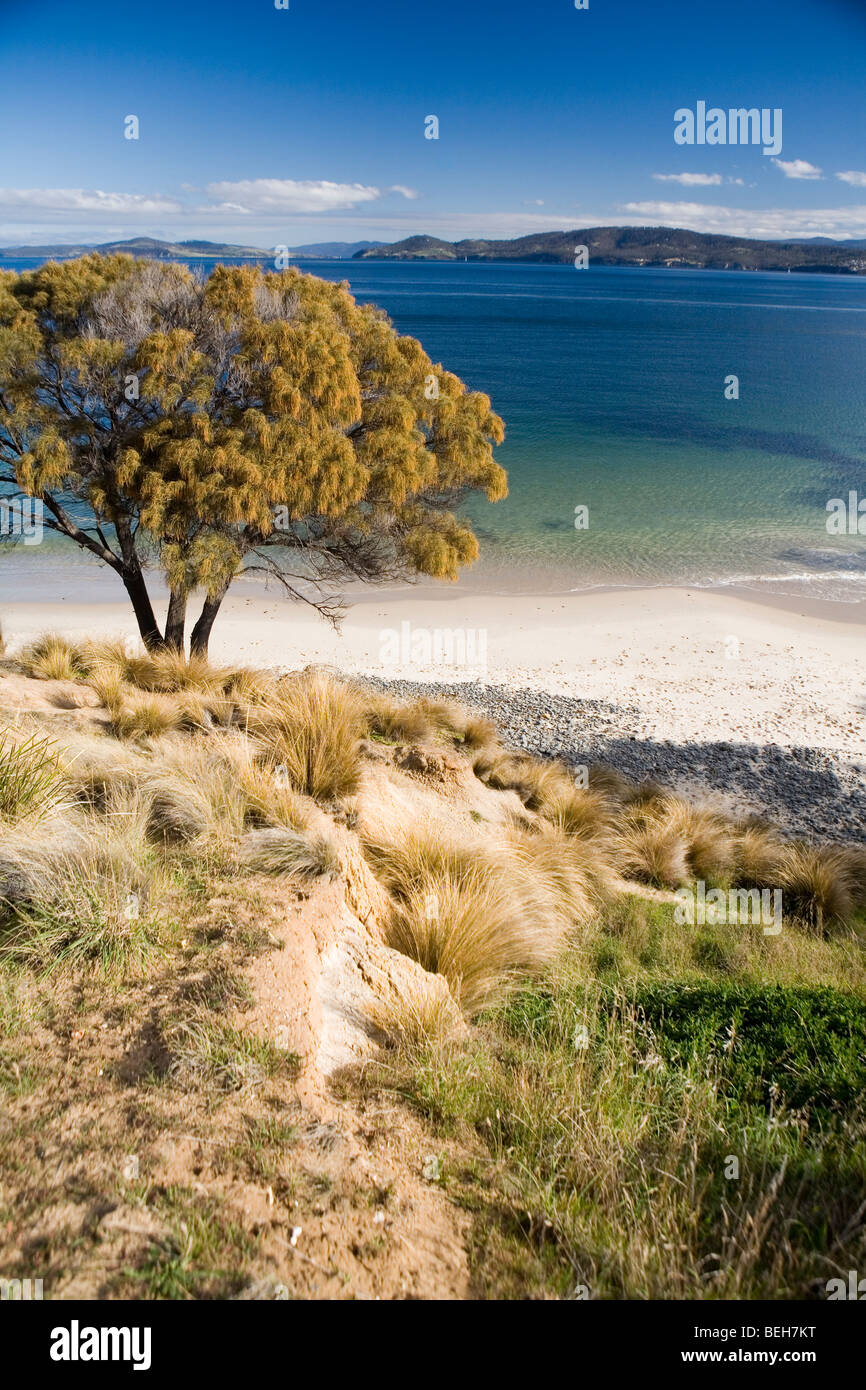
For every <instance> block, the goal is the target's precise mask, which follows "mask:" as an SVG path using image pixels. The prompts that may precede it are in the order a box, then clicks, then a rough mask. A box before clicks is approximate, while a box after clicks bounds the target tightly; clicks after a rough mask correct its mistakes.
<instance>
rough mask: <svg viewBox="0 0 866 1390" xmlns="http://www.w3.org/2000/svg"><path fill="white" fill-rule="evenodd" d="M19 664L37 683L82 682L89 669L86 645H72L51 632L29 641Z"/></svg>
mask: <svg viewBox="0 0 866 1390" xmlns="http://www.w3.org/2000/svg"><path fill="white" fill-rule="evenodd" d="M19 661H20V663H21V666H22V667H23V669H24V671H25V672H26V673H27V675H28V676H32V677H33V678H34V679H35V680H43V681H64V680H80V679H81V678H83V677H84V676H86V675H87V674H88V670H89V666H88V659H87V652H86V649H85V647H84V645H83V644H82V643H78V642H71V641H70V640H69V638H68V637H63V636H61V635H60V633H57V632H47V633H45V634H44V635H43V636H41V637H37V638H35V640H34V641H32V642H28V644H27V645H26V646H25V647H24V649H23V650H22V652H21V654H20V657H19Z"/></svg>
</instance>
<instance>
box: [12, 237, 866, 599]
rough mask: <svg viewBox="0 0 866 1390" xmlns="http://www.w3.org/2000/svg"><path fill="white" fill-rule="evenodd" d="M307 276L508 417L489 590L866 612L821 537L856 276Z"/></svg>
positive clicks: (848, 432)
mask: <svg viewBox="0 0 866 1390" xmlns="http://www.w3.org/2000/svg"><path fill="white" fill-rule="evenodd" d="M198 264H201V263H200V262H199V263H198ZM301 266H302V268H303V269H305V270H308V271H311V272H313V273H315V274H319V275H323V276H326V277H327V278H329V279H335V280H342V279H346V280H348V281H349V284H350V286H351V289H352V292H353V293H354V294H355V295H356V297H357V298H358V299H359V300H362V301H364V302H367V301H370V300H373V301H375V302H377V303H378V304H381V305H382V306H383V307H384V308H385V309H386V310H387V311H388V313H389V314H390V315H391V317H392V318H393V320H394V323H395V324H396V326H397V328H398V329H399V330H400V331H401V332H404V333H411V334H413V335H414V336H415V337H417V338H419V339H420V341H421V342H422V343H423V345H424V347H425V348H426V350H427V351H428V352H429V354H430V355H431V357H432V358H433V360H434V362H441V363H442V364H443V365H444V366H446V367H448V368H449V369H451V370H453V371H456V372H457V374H458V375H459V376H461V377H462V378H463V379H464V381H466V382H467V384H468V385H470V386H472V387H474V388H477V389H479V390H483V391H486V392H487V393H488V394H489V395H490V396H491V398H492V401H493V404H494V408H495V409H496V410H498V412H499V414H500V415H502V416H503V417H504V419H505V422H506V429H507V434H506V442H505V444H504V445H503V446H502V448H501V449H500V450H499V457H500V460H501V462H502V463H503V465H504V466H505V467H506V469H507V470H508V473H509V479H510V496H509V498H508V499H507V501H505V502H502V503H499V504H497V505H496V506H491V505H489V504H487V503H484V502H477V501H473V502H472V503H471V504H470V505H469V506H468V508H467V510H468V511H469V512H470V513H471V515H472V517H473V520H474V522H475V524H476V528H477V530H478V533H479V535H480V538H481V542H482V559H481V561H480V562H479V566H478V571H479V575H478V577H479V578H481V579H482V580H485V581H487V582H489V583H490V584H491V585H494V586H496V587H505V586H509V587H511V586H514V587H521V588H523V587H527V588H529V587H533V588H542V587H543V588H554V587H555V588H583V587H586V586H590V585H593V584H599V583H605V584H609V583H613V584H629V583H640V584H645V583H652V584H655V583H666V582H678V583H679V582H688V583H692V584H694V583H718V582H740V583H743V582H745V583H748V584H750V585H754V586H755V587H758V588H765V589H770V590H772V591H776V592H782V593H793V594H803V593H811V594H814V595H815V596H818V597H824V598H838V599H852V598H855V597H866V535H860V536H858V535H854V536H848V535H842V536H836V535H830V534H828V531H827V527H826V522H827V510H826V506H827V502H828V500H829V499H830V498H835V497H842V498H845V499H847V497H848V494H849V492H850V491H851V490H855V491H857V493H858V495H859V497H860V498H866V390H864V386H866V278H854V277H850V278H849V277H842V276H831V275H796V274H791V275H787V274H757V273H738V272H729V271H724V272H714V271H687V270H682V271H681V270H661V269H660V270H654V269H619V268H589V269H586V270H580V271H578V270H575V269H574V268H573V267H572V266H544V265H509V264H498V265H497V264H493V265H484V264H470V263H451V264H447V263H446V264H432V263H424V262H417V263H409V264H401V263H393V262H387V261H379V262H377V261H363V262H357V261H355V262H352V261H349V262H346V261H343V262H334V261H308V262H303V263H301ZM16 268H17V267H16ZM21 268H24V267H23V263H22V266H21ZM729 374H735V375H736V376H737V377H738V378H739V399H738V400H726V399H725V394H724V387H725V378H726V377H727V376H728V375H729ZM578 505H582V506H586V507H588V509H589V527H588V529H586V530H576V529H575V526H574V516H575V507H576V506H578ZM864 528H866V515H864ZM43 559H44V557H43Z"/></svg>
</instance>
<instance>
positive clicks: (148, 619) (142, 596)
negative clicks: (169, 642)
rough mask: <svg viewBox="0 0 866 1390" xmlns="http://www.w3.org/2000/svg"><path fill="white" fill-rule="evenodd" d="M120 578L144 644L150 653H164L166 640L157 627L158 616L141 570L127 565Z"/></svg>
mask: <svg viewBox="0 0 866 1390" xmlns="http://www.w3.org/2000/svg"><path fill="white" fill-rule="evenodd" d="M120 577H121V579H122V580H123V586H124V588H125V589H126V592H127V593H128V594H129V600H130V603H131V604H132V607H133V611H134V613H135V617H136V621H137V623H138V630H139V632H140V634H141V640H142V642H143V643H144V645H145V647H146V648H147V650H148V651H149V652H159V651H162V650H163V649H164V647H165V639H164V638H163V635H162V633H161V632H160V630H159V627H158V625H157V621H156V614H155V613H154V611H153V604H152V603H151V601H150V595H149V594H148V592H147V586H146V584H145V582H144V576H143V575H142V573H141V570H140V569H138V568H133V567H131V566H128V565H127V566H124V568H123V570H122V571H121V572H120Z"/></svg>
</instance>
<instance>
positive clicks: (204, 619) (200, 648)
mask: <svg viewBox="0 0 866 1390" xmlns="http://www.w3.org/2000/svg"><path fill="white" fill-rule="evenodd" d="M228 591H229V586H228V584H226V585H225V586H224V587H223V588H222V589H221V590H220V591H219V593H217V594H214V596H213V598H211V596H210V595H208V597H207V598H206V599H205V601H204V603H203V604H202V610H201V613H200V615H199V619H198V622H197V623H196V625H195V627H194V628H193V630H192V636H191V637H190V639H189V650H190V655H191V656H205V657H206V656H207V648H208V642H209V641H210V630H211V628H212V627H213V625H214V619H215V618H216V615H217V613H218V612H219V611H220V605H221V603H222V601H223V599H224V598H225V596H226V594H227V593H228Z"/></svg>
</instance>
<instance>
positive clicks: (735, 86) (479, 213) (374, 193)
mask: <svg viewBox="0 0 866 1390" xmlns="http://www.w3.org/2000/svg"><path fill="white" fill-rule="evenodd" d="M289 5H290V8H289V9H288V10H278V9H276V8H275V5H274V3H273V0H231V2H230V3H229V0H147V2H146V3H145V0H131V2H130V3H126V0H112V3H106V2H105V0H88V3H86V4H85V5H83V6H82V5H76V4H74V3H69V0H0V75H2V81H0V130H2V138H0V244H5V245H9V244H16V243H20V242H30V243H33V242H37V241H62V240H73V239H74V240H76V241H78V240H82V241H99V240H103V239H108V238H115V237H126V236H136V235H150V236H161V237H166V238H171V239H182V238H189V237H206V238H209V239H214V240H232V241H242V242H245V243H248V244H252V245H257V246H265V247H272V246H275V245H280V244H286V245H289V246H292V245H296V244H299V243H302V242H309V241H320V240H355V239H369V240H386V241H389V240H395V239H397V238H399V237H403V236H409V235H412V234H414V233H417V232H430V233H432V234H433V235H438V236H443V237H447V238H456V237H460V236H517V235H521V234H523V233H525V232H530V231H533V230H547V229H554V228H572V227H585V226H592V225H597V224H601V223H633V224H640V225H644V224H654V223H666V224H676V225H680V226H689V227H694V228H696V229H698V230H701V231H718V232H732V233H735V234H738V235H752V236H788V235H792V236H814V235H829V236H856V237H866V83H864V73H866V0H718V3H712V2H711V0H691V3H690V4H684V3H683V0H589V8H588V9H586V10H577V9H575V6H574V0H534V3H533V0H525V3H517V0H498V3H497V2H496V0H364V3H363V4H361V3H356V2H355V0H333V2H331V0H289ZM698 101H705V102H706V103H707V105H708V106H710V107H712V106H718V107H720V108H722V109H723V110H727V109H728V108H730V107H741V106H744V107H758V108H764V107H766V108H781V109H782V112H783V125H782V131H783V143H782V150H781V152H780V154H779V156H778V158H777V159H774V158H772V157H770V156H767V155H765V154H764V153H763V151H762V149H761V147H760V145H757V146H755V145H727V144H723V145H714V146H709V145H703V146H700V145H691V146H682V145H677V144H676V143H675V142H674V138H673V133H674V112H675V111H676V110H677V109H678V108H682V107H688V108H691V109H694V108H695V106H696V103H697V102H698ZM128 115H136V116H137V117H138V119H139V123H140V131H139V137H140V138H139V139H138V140H127V139H125V138H124V118H125V117H126V116H128ZM428 115H436V116H437V117H438V119H439V139H438V140H428V139H425V138H424V121H425V117H426V116H428ZM840 175H843V176H844V177H840Z"/></svg>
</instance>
